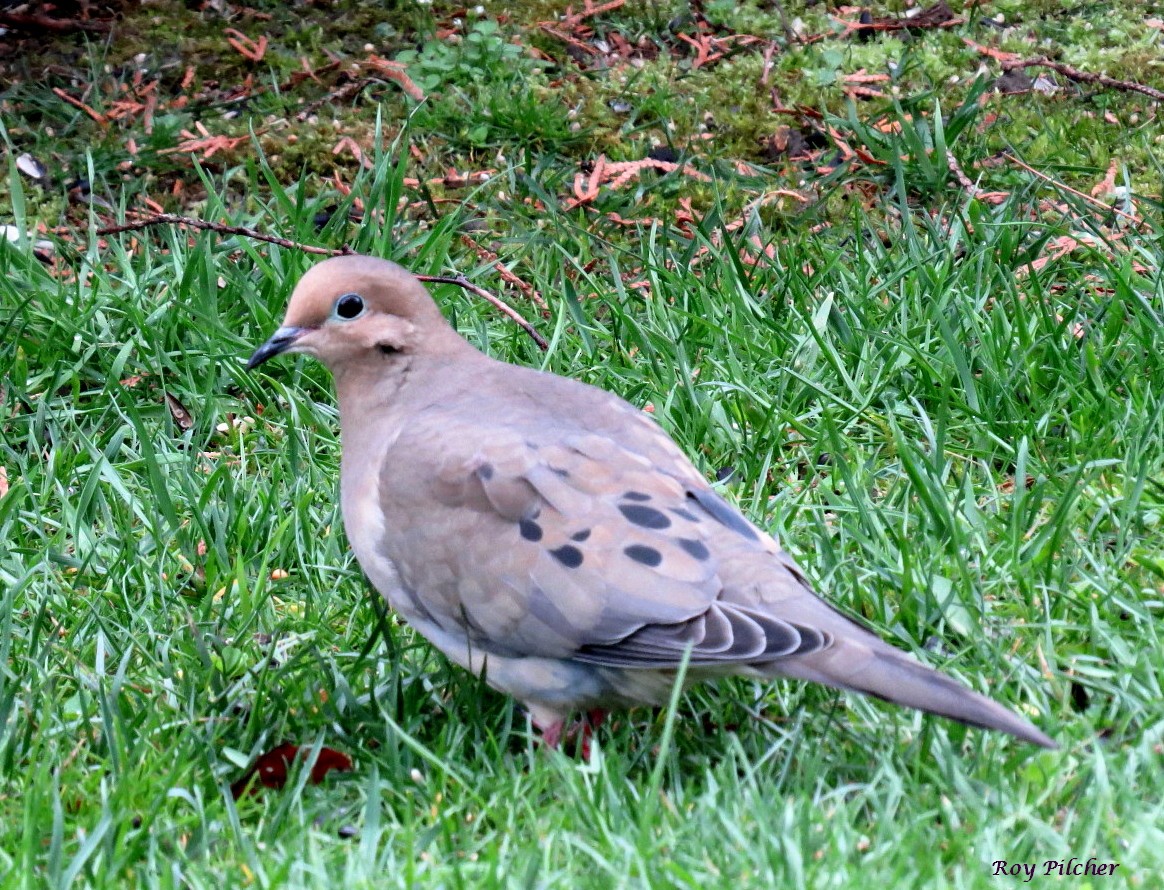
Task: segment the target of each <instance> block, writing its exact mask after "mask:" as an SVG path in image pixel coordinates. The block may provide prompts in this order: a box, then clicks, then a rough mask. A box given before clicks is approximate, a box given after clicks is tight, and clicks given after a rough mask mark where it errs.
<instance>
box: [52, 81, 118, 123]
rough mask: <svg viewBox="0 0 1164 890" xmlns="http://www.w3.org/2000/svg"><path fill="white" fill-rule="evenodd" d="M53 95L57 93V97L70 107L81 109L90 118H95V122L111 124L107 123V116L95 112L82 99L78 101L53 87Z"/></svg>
mask: <svg viewBox="0 0 1164 890" xmlns="http://www.w3.org/2000/svg"><path fill="white" fill-rule="evenodd" d="M53 93H55V94H56V95H57V96H60V97H61V98H62V99H64V100H65V101H66V102H68V103H69V104H70V105H72V106H73V107H74V108H80V109H81V110H82V111H83V112H85V114H87V115H89V117H91V118H93V120H95V121H97V123H99V124H107V123H109V121H107V120H106V119H105V115H103V114H101V113H100V112H99V111H94V110H93V109H92V108H90V107H89V106H88V105H86V104H85V103H84V102H82V101H81V100H80V99H76V98H74V97H72V96H70V95H69V94H68V93H66V92H65V91H64V90H62V89H61V88H60V87H53Z"/></svg>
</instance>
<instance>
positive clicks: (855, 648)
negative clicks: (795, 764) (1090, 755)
mask: <svg viewBox="0 0 1164 890" xmlns="http://www.w3.org/2000/svg"><path fill="white" fill-rule="evenodd" d="M767 667H768V668H770V670H771V672H772V673H775V674H779V675H781V676H786V677H795V678H798V679H801V680H812V681H815V682H817V683H824V684H825V685H827V686H832V687H835V688H838V689H849V690H852V691H854V692H862V693H865V694H866V695H873V696H876V697H877V698H881V699H884V700H885V701H888V702H892V703H893V704H896V705H904V706H906V707H910V708H917V709H918V710H920V711H928V712H929V713H931V714H938V715H940V716H942V717H949V718H951V719H953V720H957V721H959V722H960V723H966V724H969V725H970V726H977V727H981V728H983V729H995V730H999V731H1000V732H1006V733H1009V734H1010V735H1012V736H1014V737H1015V738H1018V739H1022V740H1023V741H1024V742H1031V743H1032V744H1035V745H1042V746H1043V747H1044V748H1057V747H1059V746H1058V745H1056V744H1055V742H1053V741H1051V739H1050V738H1049V737H1048V736H1047V735H1046V734H1044V733H1043V732H1041V731H1039V730H1038V729H1036V728H1035V727H1034V726H1033V725H1032V724H1031V723H1030V722H1029V721H1028V720H1026V719H1024V718H1022V717H1020V716H1019V715H1018V714H1015V713H1014V712H1012V711H1010V710H1008V709H1006V708H1004V707H1003V706H1002V705H1000V704H998V702H995V701H992V700H991V699H989V698H987V697H986V696H984V695H979V694H978V693H977V692H974V691H972V690H970V689H967V688H966V687H965V686H963V685H962V684H961V683H958V682H957V681H955V680H953V679H951V678H950V677H947V676H946V675H945V674H940V673H938V672H937V671H935V670H931V669H930V668H928V667H926V666H925V665H923V664H920V663H919V662H916V661H913V660H912V659H910V658H909V657H907V656H906V655H904V654H902V653H900V652H898V651H897V650H896V649H893V648H892V647H890V646H888V645H886V644H885V643H882V642H881V641H880V640H878V639H876V638H874V637H871V636H870V637H868V638H866V635H865V634H863V633H862V634H861V636H860V637H858V638H856V639H853V638H849V639H845V638H840V639H836V640H835V642H834V643H833V645H832V646H830V647H828V648H826V649H823V650H820V651H817V652H814V653H811V654H805V655H801V656H792V657H789V658H786V659H782V660H780V661H777V662H773V663H771V664H770V665H769V666H767Z"/></svg>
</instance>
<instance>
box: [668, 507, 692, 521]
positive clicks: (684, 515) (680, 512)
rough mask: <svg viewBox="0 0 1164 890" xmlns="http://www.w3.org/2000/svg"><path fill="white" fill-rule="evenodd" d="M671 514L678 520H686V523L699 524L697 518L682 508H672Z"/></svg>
mask: <svg viewBox="0 0 1164 890" xmlns="http://www.w3.org/2000/svg"><path fill="white" fill-rule="evenodd" d="M671 512H672V513H674V514H675V515H676V516H678V517H679V518H680V519H686V520H687V521H688V522H699V517H698V516H696V515H695V514H694V513H692V512H691V511H690V510H684V509H683V508H682V507H672V508H671Z"/></svg>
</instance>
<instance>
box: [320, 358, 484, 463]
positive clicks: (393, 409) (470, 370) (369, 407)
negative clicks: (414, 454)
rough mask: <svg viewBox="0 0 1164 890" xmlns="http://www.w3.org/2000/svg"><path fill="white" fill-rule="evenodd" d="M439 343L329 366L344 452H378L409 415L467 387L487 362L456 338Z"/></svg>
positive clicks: (386, 444) (385, 446)
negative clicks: (399, 353) (414, 351)
mask: <svg viewBox="0 0 1164 890" xmlns="http://www.w3.org/2000/svg"><path fill="white" fill-rule="evenodd" d="M441 347H442V348H440V349H426V350H424V351H423V352H419V353H416V354H407V355H396V356H379V355H377V356H375V357H374V360H373V361H370V362H360V363H358V364H357V363H352V364H350V365H347V366H345V367H340V368H333V369H332V372H333V376H334V377H335V386H336V396H337V398H338V401H339V412H340V429H341V431H342V433H341V435H342V438H343V449H344V452H345V453H349V452H352V451H355V452H356V453H358V454H368V453H370V452H377V451H380V452H382V451H383V450H384V449H386V448H387V447H389V445H390V444H391V442H392V441H394V440H395V439H396V437H397V436H398V435H399V431H400V429H401V428H402V427H403V426H404V425H405V424H407V423H408V420H409V418H410V417H412V416H414V415H415V414H416V413H417V412H418V411H421V410H423V409H425V408H426V407H429V406H431V405H433V404H437V405H439V404H441V403H442V402H445V401H446V400H448V399H449V398H450V397H453V396H454V395H456V394H457V393H458V391H459V392H463V391H464V390H465V389H466V388H472V386H473V385H474V382H475V380H476V379H477V374H478V369H479V368H480V366H481V365H482V364H486V365H487V364H490V363H491V362H492V359H489V358H487V357H486V356H485V355H483V354H482V353H480V352H478V351H477V350H476V349H474V348H473V347H472V346H470V345H469V344H468V343H466V342H465V341H464V340H462V339H461V338H460V337H455V339H449V340H448V341H447V342H443V343H441Z"/></svg>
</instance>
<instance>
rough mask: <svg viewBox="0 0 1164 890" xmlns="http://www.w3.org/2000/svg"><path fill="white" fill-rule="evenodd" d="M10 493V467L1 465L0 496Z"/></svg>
mask: <svg viewBox="0 0 1164 890" xmlns="http://www.w3.org/2000/svg"><path fill="white" fill-rule="evenodd" d="M6 494H8V468H7V467H2V466H0V498H2V497H4V495H6Z"/></svg>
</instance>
